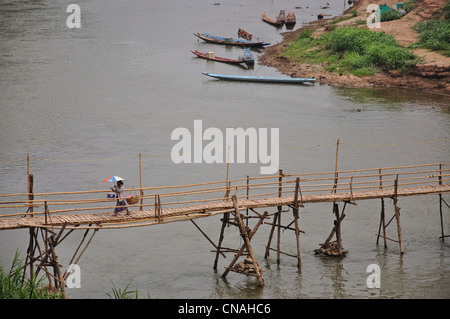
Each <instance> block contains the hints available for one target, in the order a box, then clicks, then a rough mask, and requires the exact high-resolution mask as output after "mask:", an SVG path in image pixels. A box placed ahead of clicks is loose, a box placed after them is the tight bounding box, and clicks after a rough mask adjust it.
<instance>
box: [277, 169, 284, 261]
mask: <svg viewBox="0 0 450 319" xmlns="http://www.w3.org/2000/svg"><path fill="white" fill-rule="evenodd" d="M279 175H280V177H279V178H278V182H279V185H278V197H280V198H281V196H282V191H283V186H282V185H283V170H281V169H280V173H279ZM282 208H283V206H278V228H277V265H279V264H280V260H281V258H280V257H281V256H280V250H281V210H282Z"/></svg>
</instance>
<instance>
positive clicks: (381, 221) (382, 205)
mask: <svg viewBox="0 0 450 319" xmlns="http://www.w3.org/2000/svg"><path fill="white" fill-rule="evenodd" d="M381 229H383V238H384V248H387V242H386V219H385V212H384V198H382V199H381V216H380V225H379V227H378V237H377V245H378V240H379V239H380V236H381V235H380V233H381Z"/></svg>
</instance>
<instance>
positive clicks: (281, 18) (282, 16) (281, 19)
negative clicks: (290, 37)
mask: <svg viewBox="0 0 450 319" xmlns="http://www.w3.org/2000/svg"><path fill="white" fill-rule="evenodd" d="M284 20H286V13H285V12H284V10H280V13H279V14H278V15H277V22H279V23H284Z"/></svg>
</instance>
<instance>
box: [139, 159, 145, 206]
mask: <svg viewBox="0 0 450 319" xmlns="http://www.w3.org/2000/svg"><path fill="white" fill-rule="evenodd" d="M139 188H140V190H139V194H140V202H141V206H140V207H139V209H140V210H143V209H144V190H143V189H142V160H141V154H140V153H139Z"/></svg>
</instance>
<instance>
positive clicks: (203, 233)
mask: <svg viewBox="0 0 450 319" xmlns="http://www.w3.org/2000/svg"><path fill="white" fill-rule="evenodd" d="M190 221H191V222H192V224H194V226H195V227H196V228H197V229H198V230H199V231H200V232H201V233H202V235H203V236H205V238H206V239H207V240H208V241H209V242H210V243H211V245H213V246H214V248H216V249H217V252H220V254H221V255H222V256H223V257H224V258H226V256H225V255H224V253H222V252H221V251H220V249H219V247H217V246H216V244H214V242H213V241H212V240H211V238H209V237H208V235H206V233H205V232H204V231H203V230H202V229H201V228H200V227H199V226H198V225H197V223H196V222H194V220H193V219H191V220H190Z"/></svg>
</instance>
